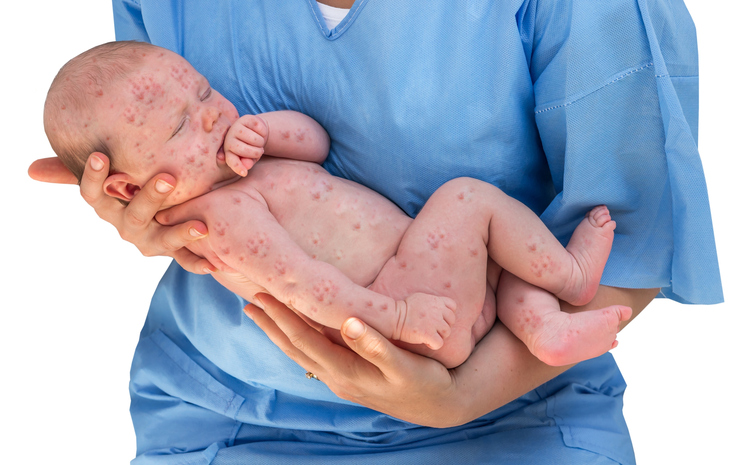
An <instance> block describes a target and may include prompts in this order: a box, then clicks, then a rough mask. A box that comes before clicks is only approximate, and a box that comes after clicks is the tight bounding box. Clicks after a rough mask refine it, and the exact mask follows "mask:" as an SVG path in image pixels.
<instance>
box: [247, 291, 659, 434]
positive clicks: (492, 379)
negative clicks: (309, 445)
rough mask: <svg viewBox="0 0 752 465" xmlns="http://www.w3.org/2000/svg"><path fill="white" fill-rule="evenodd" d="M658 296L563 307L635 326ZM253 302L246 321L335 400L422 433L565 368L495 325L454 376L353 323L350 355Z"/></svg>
mask: <svg viewBox="0 0 752 465" xmlns="http://www.w3.org/2000/svg"><path fill="white" fill-rule="evenodd" d="M656 293H657V290H656V289H621V288H614V287H608V286H601V287H600V288H599V290H598V294H596V297H595V298H594V299H593V301H591V302H590V303H589V304H588V305H586V306H583V307H577V308H572V307H571V306H568V305H564V308H565V309H566V310H567V311H570V312H571V311H582V310H587V309H594V308H602V307H606V306H609V305H615V304H622V305H628V306H630V307H631V308H632V310H633V313H632V319H634V318H635V316H636V315H638V314H639V313H640V312H641V311H642V310H643V309H644V308H645V307H646V306H647V304H648V303H650V301H651V300H652V299H653V297H655V294H656ZM257 298H258V300H259V301H260V302H261V303H262V305H263V306H264V310H263V311H262V310H261V309H259V308H258V307H255V306H253V305H248V306H247V307H246V309H245V311H246V313H247V314H248V316H250V317H251V318H252V319H253V320H254V321H255V322H256V324H258V325H259V327H260V328H261V329H262V330H264V332H266V334H267V335H268V336H269V338H270V339H271V340H272V341H273V342H274V343H275V344H276V345H277V346H279V347H280V348H281V349H282V350H283V351H284V352H285V353H286V354H287V355H288V356H289V357H290V358H292V359H293V360H295V361H296V362H297V363H298V364H299V365H301V366H302V367H303V368H305V369H306V370H308V371H310V372H312V373H314V374H315V375H316V376H317V377H318V378H319V379H320V380H321V381H323V382H324V383H326V384H327V386H329V388H330V389H331V390H332V391H333V392H334V393H335V394H336V395H338V396H339V397H342V398H343V399H347V400H350V401H353V402H356V403H359V404H361V405H363V406H365V407H369V408H372V409H374V410H378V411H380V412H383V413H386V414H388V415H391V416H393V417H396V418H400V419H402V420H405V421H409V422H412V423H416V424H420V425H424V426H433V427H439V428H442V427H449V426H455V425H461V424H464V423H467V422H469V421H471V420H474V419H476V418H478V417H480V416H482V415H485V414H486V413H488V412H490V411H492V410H494V409H496V408H499V407H501V406H503V405H505V404H507V403H509V402H511V401H513V400H515V399H517V398H518V397H520V396H521V395H523V394H525V393H527V392H529V391H530V390H532V389H534V388H536V387H537V386H540V385H541V384H543V383H545V382H546V381H548V380H550V379H552V378H554V377H555V376H557V375H559V374H561V373H562V372H564V371H565V370H566V369H568V368H569V367H552V366H549V365H546V364H544V363H543V362H541V361H540V360H538V359H537V358H535V357H534V356H533V355H532V354H531V353H530V351H529V350H528V349H527V347H526V346H525V345H524V344H523V343H522V342H521V341H520V340H519V339H517V338H516V337H515V336H514V335H513V334H512V333H511V332H510V331H509V330H508V329H507V328H506V327H504V325H502V324H501V323H499V322H497V323H496V324H495V325H494V327H493V328H492V329H491V332H489V333H488V334H487V335H486V336H485V337H484V338H483V339H482V340H481V341H480V342H479V343H478V344H477V346H476V348H475V351H474V352H473V353H472V354H471V356H470V358H469V359H468V360H467V361H466V362H465V363H463V364H462V365H460V366H459V367H457V368H454V369H451V370H447V369H446V368H445V367H444V366H443V365H441V364H440V363H438V362H436V361H435V360H432V359H429V358H426V357H422V356H420V355H416V354H413V353H411V352H407V351H405V350H402V349H399V348H398V347H396V346H394V345H393V344H391V343H390V342H389V341H388V340H387V339H385V338H384V337H383V336H381V335H380V334H379V333H378V332H376V331H375V330H373V329H372V328H369V327H368V326H366V325H365V324H363V323H362V322H360V321H359V320H357V319H355V318H350V319H348V320H347V321H345V323H344V324H343V326H342V331H341V332H342V339H343V340H344V341H345V343H346V344H347V345H348V346H349V347H350V348H351V349H352V351H348V350H347V349H345V348H343V347H340V346H338V345H336V344H334V343H332V342H330V341H329V339H327V338H326V337H325V336H324V335H322V334H321V333H320V332H318V331H317V330H316V329H314V328H312V327H311V326H309V325H308V324H306V323H305V322H304V321H303V320H301V319H300V318H299V317H298V316H297V315H296V314H295V313H294V312H293V311H291V310H289V309H288V308H287V307H285V306H284V305H282V304H280V303H279V302H277V301H276V300H274V299H273V298H272V297H270V296H267V295H259V296H257ZM630 321H631V320H630ZM624 324H626V323H624Z"/></svg>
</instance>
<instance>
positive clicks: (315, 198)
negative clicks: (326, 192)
mask: <svg viewBox="0 0 752 465" xmlns="http://www.w3.org/2000/svg"><path fill="white" fill-rule="evenodd" d="M311 197H313V199H314V200H318V199H320V198H321V193H320V192H313V193H311Z"/></svg>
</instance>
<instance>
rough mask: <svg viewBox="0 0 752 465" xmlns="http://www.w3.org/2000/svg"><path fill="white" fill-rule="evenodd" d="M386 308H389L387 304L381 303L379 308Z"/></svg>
mask: <svg viewBox="0 0 752 465" xmlns="http://www.w3.org/2000/svg"><path fill="white" fill-rule="evenodd" d="M387 308H389V306H388V305H387V304H381V309H382V310H386V309H387Z"/></svg>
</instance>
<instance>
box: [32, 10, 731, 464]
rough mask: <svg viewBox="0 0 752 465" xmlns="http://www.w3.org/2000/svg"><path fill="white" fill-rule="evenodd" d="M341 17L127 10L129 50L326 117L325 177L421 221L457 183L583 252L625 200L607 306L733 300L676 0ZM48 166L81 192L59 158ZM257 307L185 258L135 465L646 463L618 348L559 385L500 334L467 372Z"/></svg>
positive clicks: (153, 190)
mask: <svg viewBox="0 0 752 465" xmlns="http://www.w3.org/2000/svg"><path fill="white" fill-rule="evenodd" d="M323 3H332V5H330V6H335V7H345V8H347V7H350V9H349V11H346V12H341V13H345V15H344V18H343V19H342V20H341V22H339V24H337V25H333V24H332V25H327V23H326V19H327V18H325V15H324V14H323V13H322V9H321V8H325V7H323V6H319V5H317V4H316V2H314V1H313V0H296V1H286V2H279V1H277V2H272V1H258V2H250V3H249V4H243V5H240V6H239V5H236V4H233V3H231V2H223V1H220V2H208V1H207V2H191V3H190V4H183V2H180V1H177V0H176V1H170V2H167V1H164V2H162V1H161V2H156V1H147V0H142V1H141V2H136V1H128V0H116V1H114V7H115V21H116V31H117V37H118V39H136V40H145V41H150V42H152V43H155V44H157V45H161V46H163V47H166V48H169V49H171V50H173V51H175V52H177V53H179V54H181V55H183V56H184V57H186V58H187V59H188V61H189V62H190V63H191V64H193V65H194V67H195V68H196V69H197V70H198V71H199V72H200V73H202V74H203V75H205V76H206V77H207V78H208V80H209V81H210V82H212V84H213V85H214V86H215V87H216V88H217V89H218V90H219V91H220V92H221V93H222V94H223V95H225V96H226V97H227V98H229V100H230V101H232V102H233V103H234V104H235V105H236V106H237V107H238V109H239V110H240V111H241V113H254V114H255V113H260V112H263V111H270V110H279V109H294V110H297V111H301V112H303V113H306V114H308V115H310V116H312V117H313V118H314V119H316V120H317V121H318V122H320V123H321V124H322V125H323V126H324V128H325V129H326V130H327V131H328V132H329V135H330V137H331V139H332V149H331V152H330V155H329V158H328V159H327V161H326V162H325V164H324V166H325V167H326V168H327V169H328V170H330V171H331V172H332V173H334V174H337V175H340V176H343V177H346V178H349V179H353V180H355V181H357V182H359V183H362V184H365V185H367V186H369V187H371V188H373V189H375V190H377V191H378V192H380V193H382V194H384V195H386V196H387V197H388V198H390V199H391V200H392V201H394V202H395V203H397V205H399V206H400V207H401V208H403V209H404V210H405V211H406V212H408V213H409V214H410V215H411V216H414V215H415V214H416V213H417V211H418V210H419V209H420V207H421V206H422V203H423V202H425V200H426V199H427V198H428V197H429V196H430V194H431V193H432V192H433V191H434V190H435V189H436V188H438V187H439V186H440V185H441V184H443V183H444V182H446V181H447V180H449V179H451V178H454V177H457V176H471V177H476V178H480V179H484V180H486V181H488V182H491V183H493V184H495V185H497V186H499V187H501V188H502V189H503V190H504V191H505V192H506V193H508V194H509V195H511V196H513V197H515V198H517V199H519V200H521V201H523V202H524V203H525V204H526V205H528V206H529V207H530V208H531V209H533V211H535V212H536V213H538V214H541V216H542V218H543V220H544V221H545V222H546V224H547V225H548V226H549V228H550V229H551V230H552V231H553V232H554V234H555V235H557V237H558V238H559V239H560V240H562V241H563V242H565V243H566V241H567V239H568V236H569V234H571V232H572V230H573V229H574V226H575V225H576V224H577V223H578V222H579V221H580V219H581V217H582V216H583V215H584V213H585V212H586V211H587V210H589V209H590V208H592V207H593V206H595V205H598V204H606V205H608V206H609V208H610V210H611V212H612V214H613V216H614V218H615V219H616V221H617V223H618V230H617V238H616V240H615V242H614V247H613V249H612V253H611V258H610V259H609V263H608V265H607V268H606V272H605V274H604V278H603V280H602V283H604V284H607V285H602V286H601V288H600V290H599V292H598V294H597V296H596V298H595V299H594V300H593V302H591V304H589V306H588V308H595V307H596V306H599V307H604V306H607V305H611V304H621V305H628V306H630V307H632V308H633V309H634V311H635V314H636V313H639V311H640V310H641V309H642V308H644V307H645V306H646V305H647V303H648V302H649V301H650V300H651V299H652V298H653V297H654V295H655V294H656V293H657V292H658V288H662V293H663V294H664V295H665V296H667V297H671V298H675V299H676V300H679V301H683V302H691V303H711V302H717V301H719V300H720V299H721V291H720V281H719V278H718V269H717V264H716V258H715V249H714V245H713V238H712V228H711V226H710V219H709V211H708V206H707V198H706V193H705V187H704V182H703V178H702V171H701V167H700V166H699V158H698V155H697V149H696V140H697V137H696V134H697V115H696V101H697V100H696V99H697V95H696V90H697V88H696V86H697V65H696V52H695V48H694V46H695V42H694V40H695V39H694V33H693V28H692V27H691V26H692V23H691V19H690V18H689V15H688V13H687V11H686V9H685V8H684V6H683V4H682V3H681V2H680V1H670V0H665V1H656V2H652V3H650V4H649V5H648V2H647V1H643V0H639V1H629V0H618V1H612V2H586V4H584V5H583V4H581V3H580V2H572V1H554V0H538V1H535V0H517V1H511V2H492V1H484V0H478V1H468V2H463V3H458V4H453V5H452V7H451V8H447V7H442V8H437V7H436V6H435V5H432V7H433V8H431V7H430V6H425V5H417V4H413V3H418V2H413V3H404V2H394V1H376V0H356V1H354V2H353V1H351V0H350V1H347V0H346V1H343V2H323ZM335 3H336V4H335ZM434 10H437V11H434ZM326 11H327V12H329V11H331V10H329V9H326ZM334 13H336V11H334ZM395 13H397V14H395ZM177 18H180V20H179V21H178V19H177ZM207 18H211V20H207ZM45 167H49V171H44V169H45ZM32 174H34V175H35V176H36V177H37V178H42V179H44V180H50V181H54V180H64V179H65V176H64V174H63V172H62V171H61V170H60V169H59V167H58V165H54V164H52V165H50V164H49V162H38V163H36V164H35V165H34V166H33V167H32ZM106 176H107V159H106V158H105V157H103V156H101V155H93V156H92V158H90V162H89V164H88V166H87V169H86V171H85V174H84V180H83V181H82V183H81V189H82V193H83V195H84V198H85V199H86V200H87V201H88V202H89V203H90V204H91V205H92V206H93V207H94V208H95V210H96V211H97V213H98V214H99V215H100V216H102V217H103V218H104V219H106V220H107V221H109V222H111V223H113V224H114V225H115V226H116V227H118V230H119V231H120V232H121V234H122V235H123V237H125V238H126V239H127V240H129V241H131V242H133V243H135V244H136V245H137V246H139V248H140V249H141V250H142V252H143V253H145V254H147V255H153V254H170V255H172V256H174V257H175V258H177V259H178V261H179V262H180V263H181V264H182V265H184V266H185V267H186V268H187V269H189V270H192V271H196V272H202V270H203V269H204V268H206V267H207V266H208V263H207V262H205V261H203V260H201V259H200V258H198V257H194V256H192V255H191V254H190V253H188V252H187V251H185V249H182V248H181V247H182V246H183V245H185V244H187V243H188V242H189V241H191V240H193V239H195V237H200V236H201V235H202V234H203V233H205V232H206V229H205V227H204V225H202V224H200V223H198V222H189V223H185V224H182V225H177V226H173V227H163V226H161V225H159V224H157V223H156V222H154V221H152V218H153V217H154V215H155V213H156V211H157V210H158V209H159V207H160V204H161V201H162V200H164V198H165V197H166V196H167V195H168V194H169V192H170V190H171V186H174V185H175V179H174V178H173V177H172V176H171V175H169V174H162V175H158V176H157V177H155V178H154V179H153V180H152V181H151V182H149V183H148V184H147V186H146V187H144V188H143V189H142V190H141V191H140V192H139V193H138V194H137V195H136V196H135V198H134V200H133V201H132V202H131V204H130V205H129V206H128V207H124V206H122V205H120V204H119V203H117V202H116V201H112V199H109V198H107V197H105V196H104V195H103V193H102V183H103V181H104V178H105V177H106ZM260 300H261V302H262V303H263V304H264V307H265V312H266V313H264V312H261V311H260V310H258V309H254V308H249V313H250V314H251V315H252V317H253V319H254V321H255V323H256V324H254V323H253V322H251V321H250V320H248V319H247V318H245V317H244V316H243V315H242V313H241V311H240V309H241V308H242V307H243V306H244V305H245V302H244V301H242V300H241V299H239V298H237V297H236V296H235V295H233V294H231V293H229V292H228V291H226V290H224V289H223V288H222V287H221V286H219V285H218V284H217V283H216V282H214V280H213V279H212V278H211V277H209V276H199V275H193V274H189V273H187V272H185V271H183V270H182V269H181V268H180V267H178V266H177V265H175V264H173V265H172V266H171V268H170V270H168V272H167V274H166V275H165V278H164V279H163V280H162V283H161V284H160V286H159V288H158V289H157V292H156V294H155V297H154V300H153V302H152V307H151V309H150V313H149V316H148V318H147V322H146V325H145V327H144V331H143V332H142V336H141V341H140V342H139V346H138V348H137V350H136V356H135V358H134V364H133V371H132V382H131V389H132V396H133V405H132V413H133V418H134V425H135V427H136V432H137V436H138V458H137V459H136V461H135V463H172V462H173V461H174V460H175V459H177V460H180V461H181V462H188V463H192V462H195V463H226V462H232V461H247V462H251V461H253V460H255V461H257V462H259V463H295V462H296V461H298V460H300V459H301V457H302V456H305V460H306V461H307V462H316V461H317V460H319V461H321V462H322V463H340V461H341V462H342V463H352V462H354V461H357V462H358V463H370V462H373V463H383V462H384V461H392V462H396V463H405V462H410V461H412V462H419V463H442V461H444V462H446V463H455V462H457V461H461V460H464V461H469V462H471V463H504V462H513V463H578V464H580V463H610V461H616V462H619V463H633V462H634V456H633V453H632V449H631V443H630V440H629V434H628V432H627V428H626V425H625V423H624V419H623V416H622V415H621V395H622V393H623V390H624V382H623V380H622V378H621V376H620V374H619V372H618V369H617V368H616V365H615V363H614V361H613V358H612V357H611V356H610V355H608V354H607V355H604V356H602V357H598V358H596V359H593V360H590V361H587V362H583V363H580V364H579V365H577V366H575V367H573V368H571V369H569V370H568V371H566V372H565V373H563V374H561V373H562V371H563V370H564V369H563V368H553V367H549V366H546V365H543V364H542V363H540V362H539V361H537V359H534V358H533V357H532V356H529V355H527V356H522V355H520V356H514V357H511V356H505V355H508V354H517V353H518V352H525V353H526V354H527V352H526V349H525V347H524V346H522V344H521V343H520V342H519V341H518V340H516V339H515V338H514V336H512V335H511V334H510V333H509V332H508V331H506V329H505V328H504V327H503V326H501V325H500V324H496V325H495V326H494V327H493V328H492V329H491V331H490V332H489V333H488V334H487V335H486V337H485V338H484V339H483V340H482V341H481V343H480V344H479V345H478V347H477V348H476V351H475V352H474V353H473V355H472V356H471V358H470V359H469V360H468V361H467V362H466V363H465V364H463V365H461V366H460V367H458V368H457V369H455V370H452V371H451V372H450V371H447V370H446V369H444V368H443V367H442V366H441V365H439V364H438V363H436V362H434V361H432V360H429V359H424V358H422V357H420V356H417V355H414V354H410V353H407V352H404V351H401V350H399V349H397V348H395V347H394V346H392V345H390V344H389V343H388V342H387V341H385V340H384V339H383V338H382V337H380V335H378V334H376V333H375V332H374V331H373V330H372V329H370V328H367V327H365V326H363V325H362V324H361V323H360V322H358V321H353V320H349V321H348V322H347V323H346V324H345V326H344V333H345V334H344V335H343V338H344V339H345V342H347V343H348V345H350V346H351V347H352V348H353V350H354V351H355V353H353V352H349V351H347V350H346V349H343V348H341V347H339V346H336V345H333V344H331V343H329V342H328V340H327V339H326V338H324V337H323V336H322V335H320V334H319V333H318V332H316V331H314V330H313V329H310V327H308V326H307V325H306V324H305V323H303V322H302V320H300V319H299V318H298V317H297V316H296V315H295V314H294V313H292V312H290V311H288V310H287V309H286V308H284V307H281V306H280V305H278V304H276V303H275V302H273V301H271V300H269V299H268V298H263V297H262V298H261V299H260ZM569 310H570V311H575V309H572V308H569ZM358 328H360V329H362V330H363V331H360V332H359V331H357V329H358ZM262 329H263V330H264V331H266V332H267V334H268V335H269V337H270V338H271V341H270V340H269V339H267V338H266V337H265V336H264V335H263V334H262ZM348 334H350V335H351V336H353V337H352V338H351V337H348ZM272 341H273V342H272ZM274 344H277V345H279V346H280V347H281V348H282V349H283V350H284V351H285V352H286V353H288V354H289V355H290V356H292V357H293V359H294V360H295V361H297V362H298V363H300V365H302V366H303V368H304V369H301V368H300V367H299V366H298V365H297V364H296V363H294V362H293V361H291V360H290V359H288V358H287V357H285V355H284V354H283V353H282V352H281V351H280V350H279V349H278V348H277V347H275V346H274ZM513 360H514V361H519V360H522V362H519V363H517V364H515V365H511V363H512V362H511V361H513ZM305 371H310V372H312V373H314V374H315V375H316V376H317V377H318V378H319V379H320V380H322V381H323V382H324V383H326V384H327V385H328V386H329V387H330V388H331V391H330V390H329V389H327V387H326V386H325V385H324V384H323V383H317V382H315V381H311V380H309V379H306V377H305V376H304V373H305ZM557 375H559V376H557ZM332 391H334V392H335V393H337V394H339V395H341V396H343V397H346V398H348V399H350V400H354V401H356V402H358V403H360V404H363V405H365V406H367V407H370V408H373V409H374V410H377V411H380V412H384V413H385V414H386V415H383V414H380V413H378V412H375V411H373V410H370V409H369V408H363V407H360V406H358V405H354V404H352V403H350V402H348V401H344V400H342V399H340V398H337V397H336V396H335V395H334V394H333V393H332ZM397 418H399V419H397ZM417 425H426V426H428V427H421V426H417ZM432 427H440V428H442V429H437V428H432ZM176 454H180V455H178V456H175V455H176Z"/></svg>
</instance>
